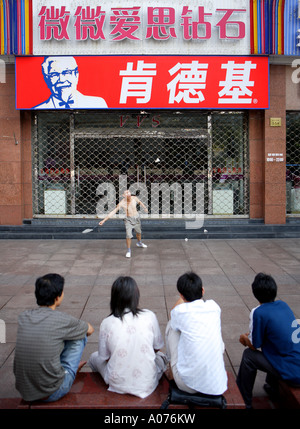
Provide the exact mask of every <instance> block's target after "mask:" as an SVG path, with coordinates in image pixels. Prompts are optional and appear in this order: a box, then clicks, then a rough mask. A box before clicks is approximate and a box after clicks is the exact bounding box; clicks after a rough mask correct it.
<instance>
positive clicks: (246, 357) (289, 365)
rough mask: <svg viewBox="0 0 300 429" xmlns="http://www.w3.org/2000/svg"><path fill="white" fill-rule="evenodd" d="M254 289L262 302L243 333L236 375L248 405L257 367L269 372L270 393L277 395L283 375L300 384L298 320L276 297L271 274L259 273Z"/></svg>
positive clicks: (251, 314)
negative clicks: (240, 357)
mask: <svg viewBox="0 0 300 429" xmlns="http://www.w3.org/2000/svg"><path fill="white" fill-rule="evenodd" d="M252 292H253V295H254V296H255V298H256V299H257V300H258V302H259V306H258V307H256V308H254V309H253V310H252V311H251V313H250V326H249V328H250V329H249V333H246V334H242V335H241V336H240V342H241V344H243V345H244V346H246V347H247V348H246V350H245V351H244V353H243V357H242V361H241V364H240V368H239V372H238V376H237V385H238V387H239V389H240V391H241V394H242V396H243V398H244V401H245V404H246V408H252V391H253V386H254V382H255V378H256V373H257V370H260V371H263V372H266V373H267V377H266V384H265V385H264V389H265V390H266V392H267V393H268V394H270V396H273V397H276V396H277V395H278V381H279V379H280V378H281V379H283V380H285V381H286V382H288V383H289V384H291V385H294V386H299V387H300V339H299V338H298V337H297V335H295V333H297V332H295V329H296V330H297V329H298V330H299V323H298V322H299V321H298V320H297V319H295V316H294V314H293V312H292V310H291V308H290V307H289V306H288V304H286V303H285V302H284V301H281V300H275V298H276V295H277V284H276V282H275V280H274V279H273V277H271V276H270V275H267V274H264V273H259V274H257V275H256V277H255V279H254V282H253V283H252Z"/></svg>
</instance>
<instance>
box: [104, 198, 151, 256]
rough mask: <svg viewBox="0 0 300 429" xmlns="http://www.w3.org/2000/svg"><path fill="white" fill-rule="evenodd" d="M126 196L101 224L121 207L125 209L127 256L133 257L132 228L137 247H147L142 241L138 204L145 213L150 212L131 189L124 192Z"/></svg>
mask: <svg viewBox="0 0 300 429" xmlns="http://www.w3.org/2000/svg"><path fill="white" fill-rule="evenodd" d="M123 195H124V198H123V199H122V201H120V203H119V204H118V205H117V207H116V208H115V209H114V210H112V211H111V212H110V213H109V214H108V215H107V216H106V218H105V219H103V220H102V221H101V222H99V225H100V226H102V225H103V224H104V222H106V221H107V220H108V219H110V218H111V217H112V216H113V215H114V214H115V213H117V212H118V211H119V210H120V209H121V208H122V209H124V211H125V214H126V217H125V219H124V223H125V228H126V244H127V252H126V258H130V257H131V239H132V237H133V235H132V230H133V229H134V230H135V232H136V238H137V240H138V242H137V243H136V245H137V247H147V245H146V244H144V243H142V241H141V237H142V229H141V220H140V217H139V214H138V212H137V209H136V206H137V204H139V205H140V206H142V207H143V209H144V211H145V213H148V210H147V207H145V206H144V204H143V203H142V202H141V201H140V200H139V199H138V198H137V197H135V196H133V195H131V193H130V191H128V190H127V191H125V192H124V194H123Z"/></svg>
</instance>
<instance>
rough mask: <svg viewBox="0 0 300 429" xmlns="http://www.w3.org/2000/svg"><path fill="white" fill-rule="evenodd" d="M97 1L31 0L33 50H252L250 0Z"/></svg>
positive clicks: (247, 52) (43, 52)
mask: <svg viewBox="0 0 300 429" xmlns="http://www.w3.org/2000/svg"><path fill="white" fill-rule="evenodd" d="M99 3H100V2H99V1H98V0H89V1H87V2H86V1H85V2H83V1H80V0H75V1H70V0H69V1H68V0H65V1H63V2H61V1H58V0H49V1H48V0H47V2H46V1H44V2H42V1H40V0H33V53H34V54H35V55H38V54H51V55H52V54H64V55H65V54H73V55H75V54H84V53H85V54H86V53H87V50H88V51H89V52H88V53H91V54H118V53H119V54H125V53H127V54H149V53H154V52H155V53H156V54H162V53H166V54H167V53H169V54H172V53H187V52H188V53H190V54H192V53H196V52H197V54H199V50H200V53H201V54H220V53H224V52H225V53H231V54H246V55H248V54H250V35H249V27H250V12H249V1H248V0H241V1H240V2H238V5H237V2H236V1H234V0H214V1H208V0H206V1H205V0H204V1H201V2H199V0H193V1H188V2H187V3H186V4H184V3H183V2H182V1H181V0H173V1H172V2H170V1H169V0H159V1H158V2H157V5H155V4H154V5H149V4H148V3H147V2H142V1H141V0H137V1H135V2H133V3H131V4H130V5H129V6H128V4H125V5H124V6H120V3H116V4H114V3H113V2H111V0H102V1H101V4H99ZM117 42H122V44H120V43H117ZM157 42H159V43H157ZM149 50H150V52H149ZM224 50H225V51H224Z"/></svg>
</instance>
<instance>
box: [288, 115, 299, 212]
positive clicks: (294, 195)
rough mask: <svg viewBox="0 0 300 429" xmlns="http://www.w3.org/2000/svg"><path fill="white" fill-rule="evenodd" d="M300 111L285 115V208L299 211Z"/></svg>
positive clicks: (289, 210)
mask: <svg viewBox="0 0 300 429" xmlns="http://www.w3.org/2000/svg"><path fill="white" fill-rule="evenodd" d="M299 136H300V112H287V116H286V209H287V213H288V214H299V213H300V137H299Z"/></svg>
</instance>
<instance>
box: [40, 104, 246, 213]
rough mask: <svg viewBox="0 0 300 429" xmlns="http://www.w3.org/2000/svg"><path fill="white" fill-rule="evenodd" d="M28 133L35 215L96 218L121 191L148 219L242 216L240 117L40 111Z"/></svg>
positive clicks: (243, 128)
mask: <svg viewBox="0 0 300 429" xmlns="http://www.w3.org/2000/svg"><path fill="white" fill-rule="evenodd" d="M34 133H35V144H34V148H33V169H34V180H33V183H34V190H33V191H34V192H33V193H34V213H35V215H46V216H57V215H60V216H78V217H87V216H90V217H95V216H98V217H102V216H104V215H106V214H107V212H109V211H111V210H112V209H113V208H114V207H115V205H116V204H117V203H118V201H119V200H120V198H122V195H123V192H124V190H126V189H127V188H129V189H130V190H131V192H132V194H135V195H137V196H138V197H139V198H140V199H141V200H142V201H143V203H144V204H145V205H146V206H147V207H148V213H149V214H148V216H150V217H152V218H157V217H177V218H190V217H194V216H195V215H198V214H205V215H215V216H224V215H227V216H228V215H247V214H248V199H249V198H248V144H247V142H248V126H247V115H246V114H245V113H244V112H203V111H151V112H144V111H126V112H124V111H105V112H104V111H85V112H83V111H82V112H72V113H70V112H59V113H58V112H53V113H52V112H51V113H50V112H39V113H38V114H36V116H35V126H34ZM141 214H142V213H141Z"/></svg>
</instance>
